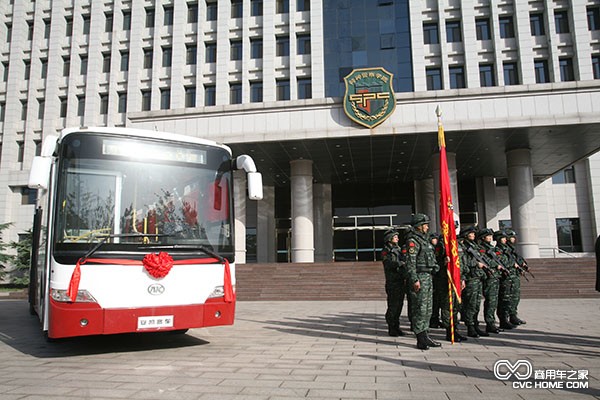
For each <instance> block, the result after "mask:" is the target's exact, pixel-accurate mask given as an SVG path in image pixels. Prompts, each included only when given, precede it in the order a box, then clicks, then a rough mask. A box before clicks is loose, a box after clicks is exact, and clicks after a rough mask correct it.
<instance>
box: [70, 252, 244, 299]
mask: <svg viewBox="0 0 600 400" xmlns="http://www.w3.org/2000/svg"><path fill="white" fill-rule="evenodd" d="M164 254H167V255H168V253H164ZM163 257H164V256H163ZM224 260H225V261H224V263H223V264H224V266H225V268H224V269H225V271H224V273H223V292H224V296H223V299H224V300H225V302H226V303H231V302H233V301H234V300H235V293H234V292H233V285H232V284H231V270H230V268H229V260H227V259H226V258H225V259H224ZM88 262H91V263H96V264H121V265H144V264H143V261H138V260H127V259H106V258H88V259H87V260H83V261H82V259H81V258H80V259H79V260H77V264H75V269H74V270H73V274H72V275H71V280H70V281H69V288H68V289H67V296H69V298H70V299H71V301H72V302H75V300H76V299H77V292H78V291H79V281H80V280H81V265H83V264H86V263H88ZM218 262H219V260H218V259H216V258H192V259H188V260H176V261H173V265H190V264H214V263H218ZM149 273H150V272H149ZM165 275H166V274H165Z"/></svg>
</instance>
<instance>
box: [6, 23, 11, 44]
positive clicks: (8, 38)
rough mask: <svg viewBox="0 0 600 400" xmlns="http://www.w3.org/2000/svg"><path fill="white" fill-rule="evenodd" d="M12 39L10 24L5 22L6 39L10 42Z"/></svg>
mask: <svg viewBox="0 0 600 400" xmlns="http://www.w3.org/2000/svg"><path fill="white" fill-rule="evenodd" d="M11 40H12V24H6V41H7V42H8V43H10V41H11Z"/></svg>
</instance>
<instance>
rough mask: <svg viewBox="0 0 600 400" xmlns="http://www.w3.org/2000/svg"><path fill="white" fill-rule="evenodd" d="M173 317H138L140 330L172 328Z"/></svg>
mask: <svg viewBox="0 0 600 400" xmlns="http://www.w3.org/2000/svg"><path fill="white" fill-rule="evenodd" d="M172 327H173V316H172V315H155V316H151V317H138V326H137V328H138V329H156V328H172Z"/></svg>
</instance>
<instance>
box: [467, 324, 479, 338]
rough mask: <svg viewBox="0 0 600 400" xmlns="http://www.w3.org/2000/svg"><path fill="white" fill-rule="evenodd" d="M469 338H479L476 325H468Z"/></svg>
mask: <svg viewBox="0 0 600 400" xmlns="http://www.w3.org/2000/svg"><path fill="white" fill-rule="evenodd" d="M467 336H470V337H479V334H478V333H477V331H476V330H475V326H474V325H467Z"/></svg>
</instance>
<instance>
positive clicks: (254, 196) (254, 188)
mask: <svg viewBox="0 0 600 400" xmlns="http://www.w3.org/2000/svg"><path fill="white" fill-rule="evenodd" d="M248 198H249V199H250V200H262V198H263V186H262V175H261V174H260V172H248Z"/></svg>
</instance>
